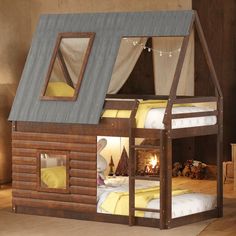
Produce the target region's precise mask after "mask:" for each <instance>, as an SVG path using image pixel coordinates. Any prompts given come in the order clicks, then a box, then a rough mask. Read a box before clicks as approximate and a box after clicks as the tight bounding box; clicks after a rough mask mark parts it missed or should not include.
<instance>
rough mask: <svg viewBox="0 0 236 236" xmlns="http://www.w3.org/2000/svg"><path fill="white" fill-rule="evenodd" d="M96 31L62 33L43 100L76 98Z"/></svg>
mask: <svg viewBox="0 0 236 236" xmlns="http://www.w3.org/2000/svg"><path fill="white" fill-rule="evenodd" d="M94 36H95V33H90V32H89V33H72V32H70V33H60V34H58V37H57V41H56V46H55V48H54V52H53V56H52V59H51V62H50V66H49V70H48V73H47V77H46V81H45V84H44V87H43V91H42V97H41V98H42V99H43V100H68V101H71V100H76V98H77V96H78V93H79V89H80V86H81V82H82V79H83V75H84V71H85V68H86V64H87V62H88V57H89V54H90V51H91V47H92V43H93V39H94Z"/></svg>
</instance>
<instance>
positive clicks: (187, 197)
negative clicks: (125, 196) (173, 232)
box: [97, 177, 216, 219]
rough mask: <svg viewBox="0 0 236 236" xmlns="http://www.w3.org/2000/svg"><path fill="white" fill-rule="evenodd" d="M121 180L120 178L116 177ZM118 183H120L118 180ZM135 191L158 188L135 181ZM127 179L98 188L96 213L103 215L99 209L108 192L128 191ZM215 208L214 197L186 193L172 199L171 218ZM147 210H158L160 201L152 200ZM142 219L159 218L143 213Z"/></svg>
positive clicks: (152, 183) (152, 184)
mask: <svg viewBox="0 0 236 236" xmlns="http://www.w3.org/2000/svg"><path fill="white" fill-rule="evenodd" d="M118 178H122V177H118ZM118 182H121V181H120V180H119V181H118ZM135 182H136V185H135V188H136V189H140V188H148V187H152V186H159V182H157V181H146V180H136V181H135ZM128 186H129V185H128V178H125V179H124V181H123V183H122V184H121V185H120V186H117V187H111V186H99V187H98V189H97V196H98V202H97V212H98V213H105V214H108V212H105V211H104V210H102V209H101V208H100V206H101V204H102V203H103V201H104V200H105V199H106V197H107V196H108V194H109V193H110V192H113V191H116V192H126V191H128ZM215 207H216V196H214V195H209V194H203V193H187V194H183V195H178V196H174V197H172V218H177V217H181V216H185V215H190V214H194V213H198V212H203V211H208V210H211V209H214V208H215ZM147 208H152V209H153V208H154V209H160V200H159V199H153V200H151V201H150V202H149V203H148V206H147ZM144 217H147V218H157V219H159V218H160V215H159V213H153V212H145V214H144Z"/></svg>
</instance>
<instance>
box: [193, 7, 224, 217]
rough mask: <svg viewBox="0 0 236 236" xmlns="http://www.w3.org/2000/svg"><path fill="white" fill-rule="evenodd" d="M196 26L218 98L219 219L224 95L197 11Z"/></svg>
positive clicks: (221, 202) (221, 203)
mask: <svg viewBox="0 0 236 236" xmlns="http://www.w3.org/2000/svg"><path fill="white" fill-rule="evenodd" d="M195 19H196V20H195V26H196V30H197V33H198V36H199V40H200V43H201V46H202V48H203V52H204V55H205V58H206V63H207V65H208V68H209V71H210V75H211V79H212V81H213V84H214V86H215V95H216V97H217V98H218V101H217V109H218V111H219V113H218V116H217V120H218V133H217V144H216V145H217V208H218V217H221V216H223V173H222V172H223V171H222V162H223V94H222V91H221V88H220V84H219V81H218V79H217V75H216V71H215V68H214V65H213V62H212V59H211V56H210V52H209V49H208V46H207V42H206V39H205V36H204V33H203V30H202V26H201V24H200V20H199V17H198V14H197V12H196V11H195Z"/></svg>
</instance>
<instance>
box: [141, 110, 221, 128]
mask: <svg viewBox="0 0 236 236" xmlns="http://www.w3.org/2000/svg"><path fill="white" fill-rule="evenodd" d="M205 111H213V109H210V108H206V107H194V106H182V107H173V108H172V114H180V113H192V112H205ZM164 112H165V108H155V109H150V111H149V112H148V113H147V116H146V120H145V124H144V128H149V129H164V125H163V123H162V121H163V117H164ZM216 120H217V119H216V116H203V117H193V118H181V119H173V120H172V129H178V128H187V127H198V126H206V125H215V124H216Z"/></svg>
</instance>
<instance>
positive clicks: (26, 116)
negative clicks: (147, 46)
mask: <svg viewBox="0 0 236 236" xmlns="http://www.w3.org/2000/svg"><path fill="white" fill-rule="evenodd" d="M192 15H193V11H161V12H142V13H140V12H139V13H96V14H94V13H89V14H56V15H55V14H54V15H53V14H50V15H42V16H41V17H40V21H39V24H38V27H37V31H36V33H35V35H34V38H33V41H32V45H31V49H30V51H29V55H28V57H27V61H26V64H25V68H24V71H23V74H22V78H21V81H20V84H19V87H18V89H17V94H16V97H15V100H14V103H13V107H12V110H11V113H10V117H9V120H12V121H36V122H59V123H80V124H97V123H98V122H99V118H100V114H101V111H102V107H103V103H104V98H105V96H106V92H107V89H108V86H109V82H110V79H111V75H112V70H113V65H114V63H115V60H116V56H117V52H118V49H119V46H120V39H121V37H122V36H184V35H187V34H189V26H190V24H191V20H192ZM59 32H95V33H96V36H95V40H94V43H93V46H92V50H91V54H90V57H89V61H88V64H87V67H86V71H85V74H84V78H83V81H82V85H81V89H80V91H79V96H78V99H77V100H76V101H73V102H71V101H41V100H40V93H41V91H42V86H43V85H44V83H45V78H46V73H47V70H48V67H49V63H50V59H51V57H52V52H53V49H54V46H55V41H56V38H57V34H58V33H59Z"/></svg>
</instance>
